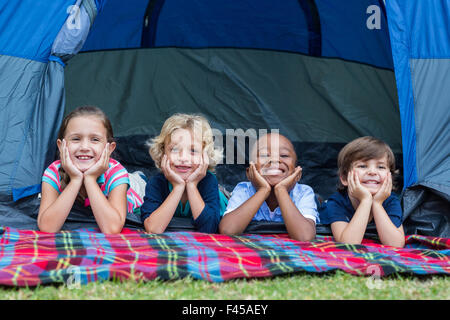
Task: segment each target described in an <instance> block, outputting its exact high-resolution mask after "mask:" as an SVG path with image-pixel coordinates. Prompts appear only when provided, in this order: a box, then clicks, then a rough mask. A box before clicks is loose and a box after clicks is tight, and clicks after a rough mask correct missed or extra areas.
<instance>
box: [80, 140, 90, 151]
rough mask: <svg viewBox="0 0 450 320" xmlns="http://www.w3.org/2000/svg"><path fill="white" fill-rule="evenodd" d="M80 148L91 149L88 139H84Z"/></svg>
mask: <svg viewBox="0 0 450 320" xmlns="http://www.w3.org/2000/svg"><path fill="white" fill-rule="evenodd" d="M80 146H81V148H82V149H87V148H89V141H88V140H87V139H82V140H81V144H80Z"/></svg>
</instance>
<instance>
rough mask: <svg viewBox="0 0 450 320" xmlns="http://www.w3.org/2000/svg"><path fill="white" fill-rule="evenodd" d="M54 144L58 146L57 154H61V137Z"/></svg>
mask: <svg viewBox="0 0 450 320" xmlns="http://www.w3.org/2000/svg"><path fill="white" fill-rule="evenodd" d="M56 145H57V146H58V150H59V154H62V149H61V148H62V145H63V143H62V140H61V139H58V140H56Z"/></svg>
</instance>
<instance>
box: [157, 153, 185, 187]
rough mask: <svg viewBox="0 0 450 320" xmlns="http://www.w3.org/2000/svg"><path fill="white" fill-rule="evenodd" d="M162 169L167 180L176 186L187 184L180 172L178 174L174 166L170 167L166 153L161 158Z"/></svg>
mask: <svg viewBox="0 0 450 320" xmlns="http://www.w3.org/2000/svg"><path fill="white" fill-rule="evenodd" d="M161 171H162V173H163V174H164V177H166V179H167V180H169V182H170V183H171V184H172V185H173V186H174V187H175V186H183V187H184V186H185V185H186V183H185V181H184V180H183V178H181V177H180V176H179V175H178V174H176V173H175V172H174V171H173V170H172V168H170V160H169V158H168V157H167V155H164V156H163V158H162V160H161Z"/></svg>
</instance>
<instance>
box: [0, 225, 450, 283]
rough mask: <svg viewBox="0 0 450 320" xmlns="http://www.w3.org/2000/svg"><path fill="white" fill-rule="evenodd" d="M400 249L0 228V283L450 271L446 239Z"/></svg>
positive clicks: (411, 242)
mask: <svg viewBox="0 0 450 320" xmlns="http://www.w3.org/2000/svg"><path fill="white" fill-rule="evenodd" d="M406 240H407V241H406V242H407V244H406V247H405V248H403V249H396V248H393V247H389V246H383V245H380V244H379V243H376V242H375V241H372V240H364V242H363V244H362V245H348V244H342V243H336V242H334V241H332V238H331V237H329V236H320V235H318V236H317V239H316V240H315V241H312V242H299V241H296V240H292V239H289V238H288V237H287V235H279V234H278V235H258V234H247V235H242V236H226V235H219V234H204V233H197V232H167V233H163V234H160V235H154V234H147V233H145V232H143V231H139V230H138V231H137V230H131V229H124V230H123V232H122V233H121V234H119V235H104V234H102V233H99V232H97V230H94V229H80V230H76V231H63V232H59V233H56V234H54V233H44V232H39V231H32V230H19V229H15V228H9V227H0V285H6V286H36V285H39V284H48V283H66V284H73V283H78V284H80V283H81V284H86V283H89V282H92V281H99V280H108V279H120V280H122V279H135V280H139V279H142V280H144V281H146V280H151V279H155V278H160V279H179V278H184V277H188V276H191V277H193V278H195V279H204V280H207V281H211V282H222V281H226V280H230V279H236V278H253V277H272V276H276V275H286V274H293V273H295V272H304V271H306V272H314V273H322V272H328V271H332V270H336V269H341V270H344V271H345V272H348V273H351V274H353V275H363V276H364V275H366V276H370V275H373V274H376V275H378V276H380V277H382V276H386V275H389V274H392V273H410V274H422V275H423V274H449V273H450V259H449V257H450V239H445V238H432V237H426V236H420V235H411V236H407V239H406Z"/></svg>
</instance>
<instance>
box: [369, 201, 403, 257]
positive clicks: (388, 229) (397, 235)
mask: <svg viewBox="0 0 450 320" xmlns="http://www.w3.org/2000/svg"><path fill="white" fill-rule="evenodd" d="M372 212H373V218H374V220H375V225H376V228H377V232H378V237H379V238H380V241H381V243H382V244H384V245H388V246H393V247H400V248H403V247H404V246H405V234H404V231H403V228H402V227H400V228H397V227H396V226H395V225H394V224H393V223H392V221H391V219H390V218H389V216H388V214H387V213H386V210H384V208H383V205H382V204H380V203H378V202H375V201H374V203H373V205H372Z"/></svg>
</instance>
